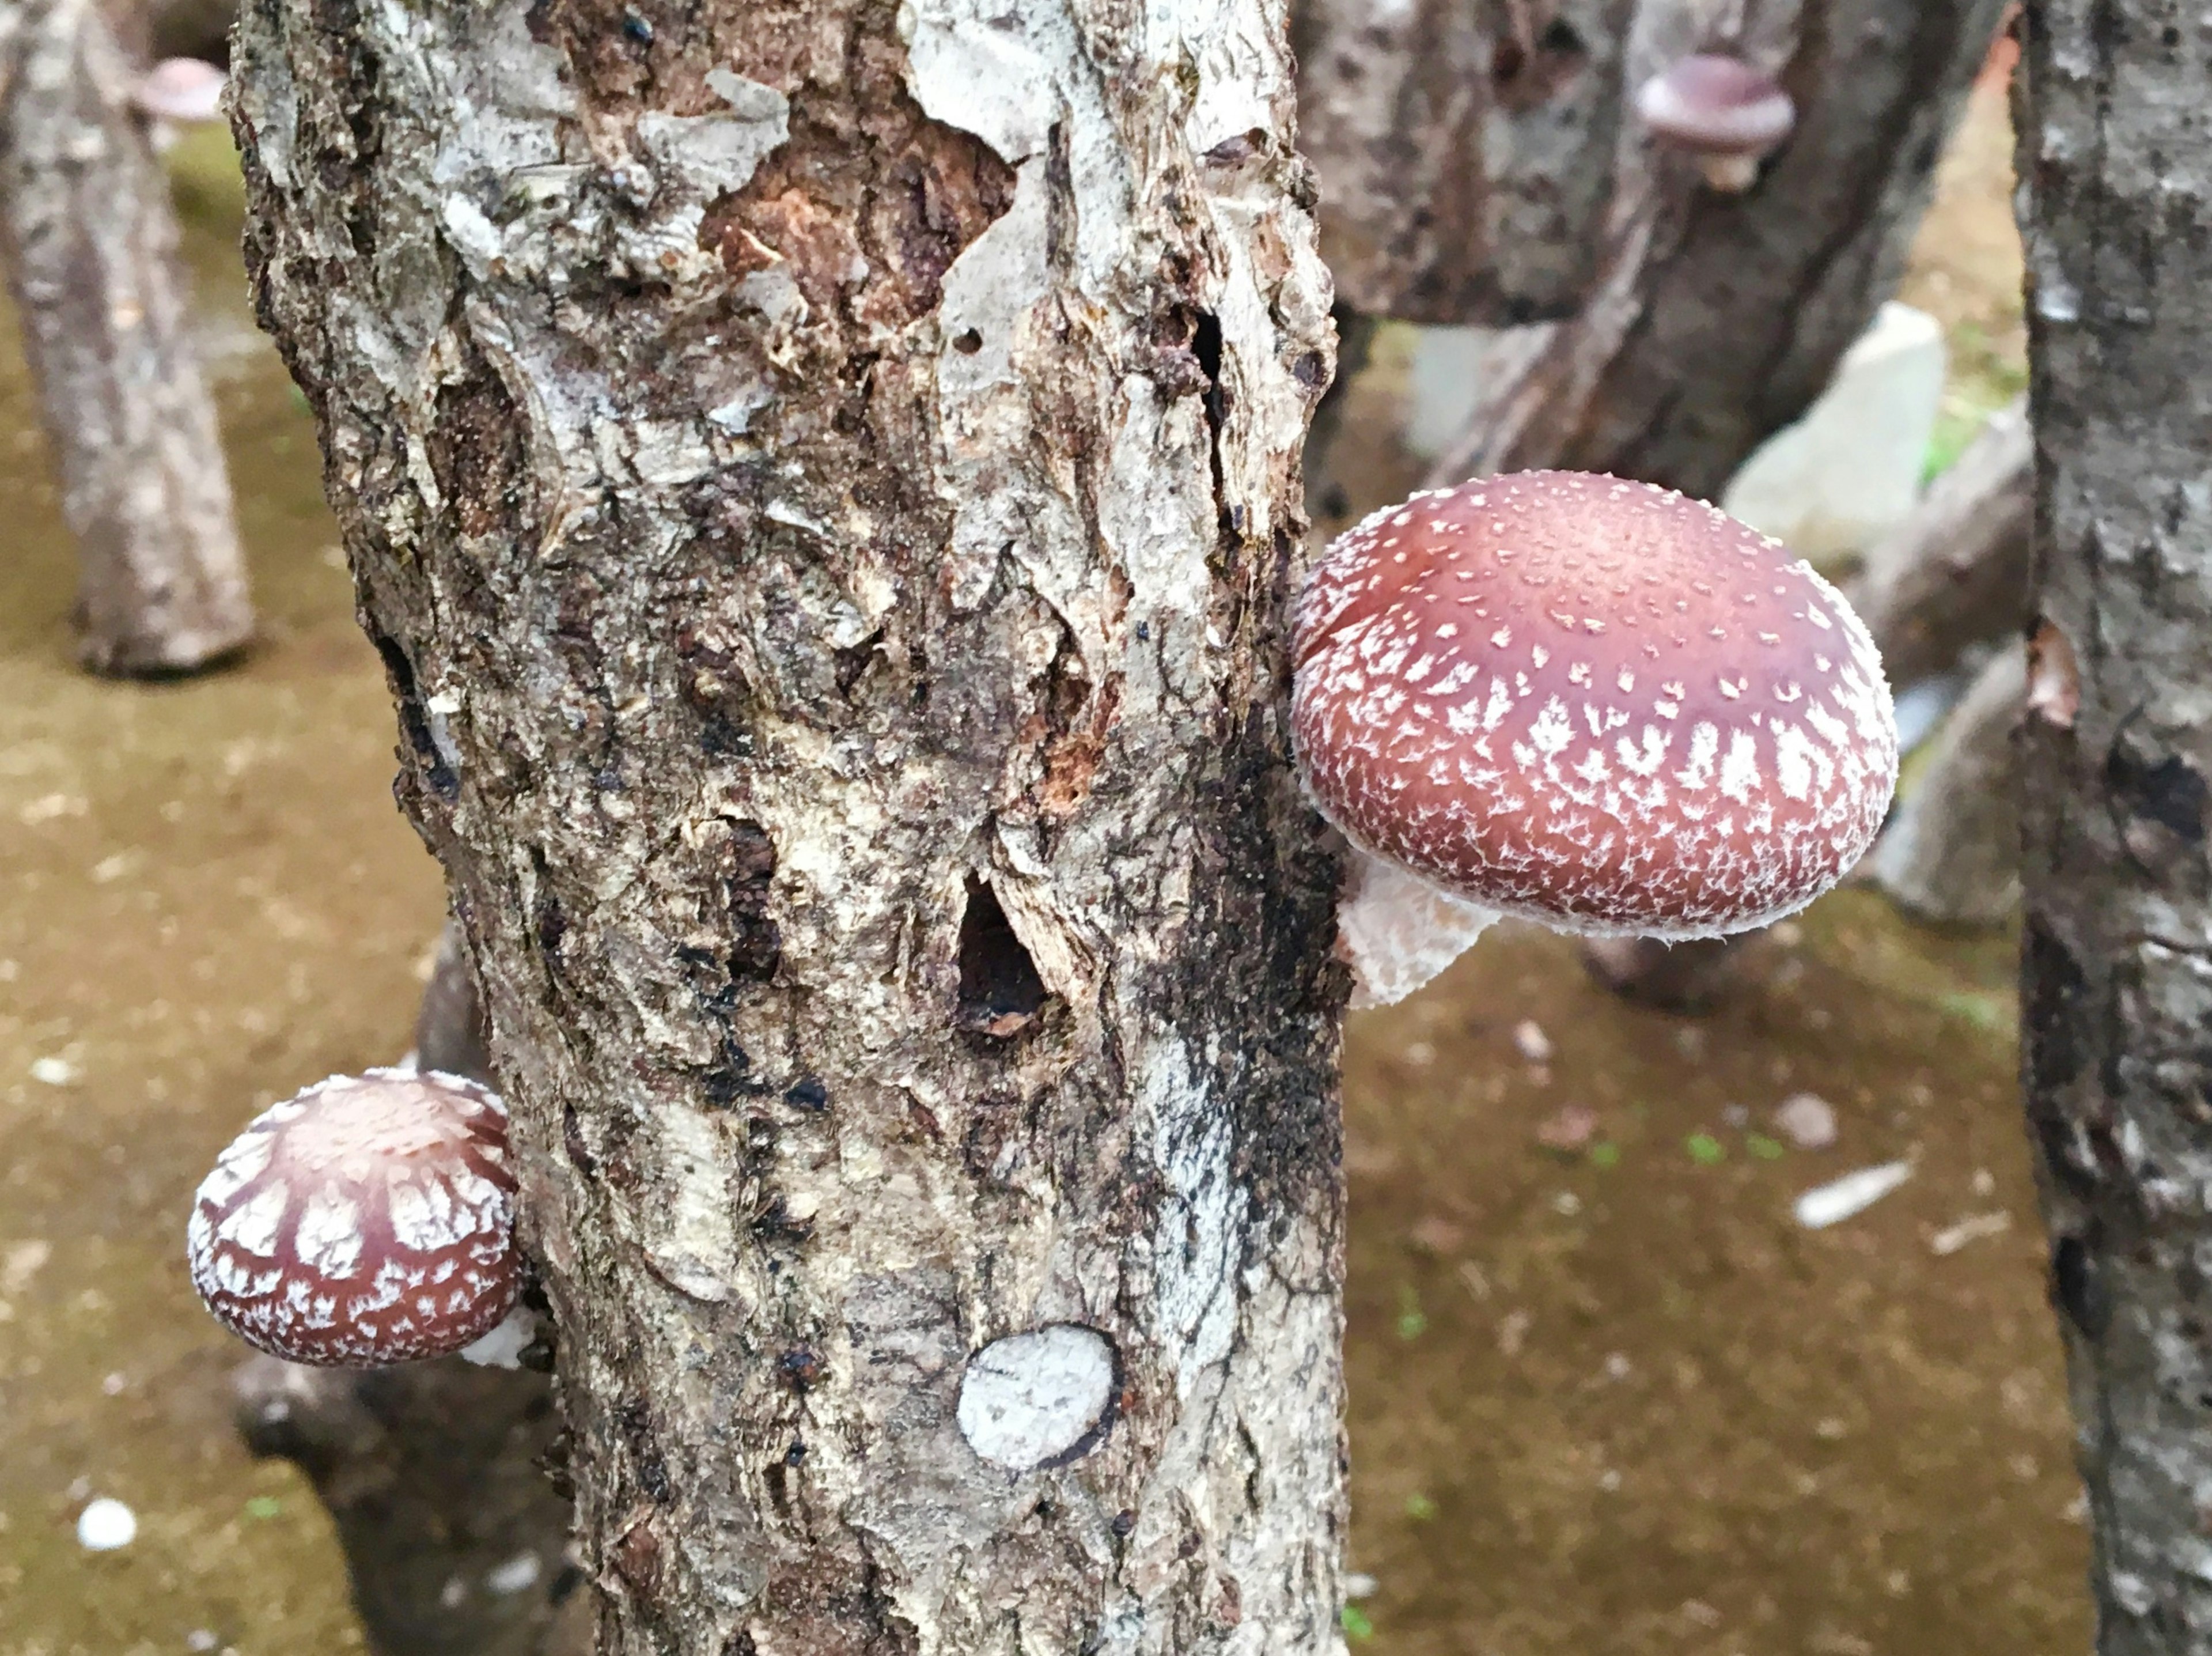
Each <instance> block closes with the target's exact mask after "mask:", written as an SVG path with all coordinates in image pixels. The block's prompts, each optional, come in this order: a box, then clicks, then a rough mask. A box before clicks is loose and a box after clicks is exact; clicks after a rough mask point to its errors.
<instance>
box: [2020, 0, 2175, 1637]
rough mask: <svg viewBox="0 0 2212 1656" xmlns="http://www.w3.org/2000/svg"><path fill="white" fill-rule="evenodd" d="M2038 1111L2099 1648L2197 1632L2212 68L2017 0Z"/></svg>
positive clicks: (2071, 1)
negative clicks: (2021, 36)
mask: <svg viewBox="0 0 2212 1656" xmlns="http://www.w3.org/2000/svg"><path fill="white" fill-rule="evenodd" d="M2026 21H2027V29H2026V40H2025V42H2024V45H2025V64H2026V71H2027V73H2026V80H2025V84H2024V91H2023V94H2022V95H2021V99H2020V106H2019V116H2020V121H2019V125H2020V147H2019V172H2020V176H2021V180H2022V181H2023V184H2024V186H2025V188H2024V191H2023V193H2022V198H2021V199H2022V206H2021V228H2022V231H2023V233H2024V236H2025V240H2026V242H2027V270H2028V306H2027V320H2028V329H2029V346H2030V351H2031V357H2032V362H2033V369H2034V379H2033V391H2032V401H2033V424H2034V429H2035V441H2036V450H2037V459H2038V466H2037V493H2036V517H2035V537H2036V545H2035V594H2034V597H2035V604H2036V613H2037V618H2036V620H2035V622H2034V624H2033V635H2032V638H2031V644H2030V666H2029V674H2028V678H2029V684H2028V707H2029V713H2028V716H2027V720H2026V723H2025V732H2026V734H2025V735H2024V738H2023V746H2022V754H2023V773H2024V777H2025V787H2024V790H2023V794H2024V798H2025V801H2026V818H2027V834H2026V862H2025V869H2024V884H2025V886H2026V904H2027V924H2026V942H2025V960H2024V967H2023V971H2024V994H2025V1001H2026V1026H2027V1027H2026V1051H2025V1069H2024V1079H2025V1082H2026V1086H2027V1101H2028V1115H2029V1119H2030V1122H2031V1123H2032V1125H2033V1129H2034V1137H2035V1142H2036V1144H2037V1146H2038V1148H2039V1151H2040V1163H2041V1174H2042V1186H2043V1194H2044V1198H2045V1215H2046V1217H2047V1219H2048V1221H2049V1222H2050V1227H2051V1242H2052V1248H2051V1276H2052V1284H2053V1290H2054V1297H2055V1299H2056V1300H2057V1306H2058V1309H2059V1312H2060V1318H2059V1321H2060V1324H2061V1326H2062V1328H2063V1331H2064V1333H2065V1336H2066V1345H2067V1351H2068V1356H2069V1365H2070V1367H2071V1371H2072V1375H2073V1385H2074V1403H2075V1414H2076V1416H2077V1419H2078V1420H2079V1422H2080V1428H2081V1436H2080V1442H2081V1470H2082V1475H2083V1477H2084V1479H2085V1481H2086V1482H2087V1486H2088V1495H2089V1511H2090V1516H2091V1520H2092V1523H2093V1527H2094V1530H2095V1535H2096V1549H2095V1559H2094V1564H2093V1585H2094V1588H2095V1592H2096V1598H2097V1606H2098V1649H2099V1651H2100V1653H2102V1656H2151V1653H2159V1656H2177V1653H2184V1652H2191V1653H2194V1652H2203V1651H2208V1650H2212V1571H2208V1570H2207V1568H2206V1558H2207V1546H2206V1541H2205V1527H2206V1522H2207V1511H2208V1507H2207V1493H2208V1491H2212V1331H2209V1330H2212V1303H2208V1299H2207V1294H2208V1287H2207V1280H2206V1275H2205V1272H2206V1264H2207V1261H2208V1258H2212V1223H2208V1216H2207V1215H2208V1210H2207V1196H2206V1192H2207V1191H2208V1190H2212V1106H2209V1105H2208V1099H2212V1037H2208V1034H2207V1032H2208V1030H2212V949H2208V947H2207V944H2206V939H2207V937H2208V936H2212V868H2208V865H2207V860H2206V830H2207V826H2208V823H2207V804H2208V801H2209V800H2212V788H2208V782H2207V778H2208V776H2212V654H2208V651H2207V648H2206V640H2207V638H2208V636H2212V470H2208V466H2212V462H2208V459H2207V457H2208V456H2212V143H2208V134H2209V133H2212V129H2208V127H2207V125H2206V115H2205V112H2206V110H2207V109H2208V108H2212V69H2208V60H2207V58H2206V55H2205V45H2206V37H2205V32H2204V30H2205V25H2204V20H2203V15H2202V12H2201V9H2199V8H2197V7H2193V6H2180V5H2175V4H2170V3H2163V0H2029V3H2028V5H2027V14H2026Z"/></svg>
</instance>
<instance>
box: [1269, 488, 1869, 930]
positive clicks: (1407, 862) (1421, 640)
mask: <svg viewBox="0 0 2212 1656" xmlns="http://www.w3.org/2000/svg"><path fill="white" fill-rule="evenodd" d="M1296 649H1297V682H1296V686H1295V693H1294V700H1293V728H1294V731H1295V734H1296V738H1297V747H1298V757H1299V764H1300V768H1301V770H1302V773H1303V774H1304V778H1305V781H1306V785H1307V787H1308V788H1309V790H1310V792H1311V794H1312V795H1313V797H1314V799H1315V800H1316V802H1317V803H1318V804H1319V805H1320V807H1321V808H1322V811H1323V813H1325V814H1327V815H1328V818H1329V819H1330V820H1331V821H1333V822H1334V823H1335V824H1336V825H1337V826H1338V827H1339V828H1340V829H1341V830H1342V831H1344V833H1345V834H1346V837H1349V838H1350V839H1351V840H1352V842H1353V843H1355V844H1357V845H1358V847H1359V848H1360V849H1363V850H1364V851H1366V852H1368V853H1369V854H1370V855H1375V856H1377V857H1380V858H1383V859H1385V860H1386V861H1389V862H1392V863H1395V864H1396V865H1397V866H1399V867H1400V868H1404V869H1407V870H1408V871H1410V872H1411V873H1412V874H1414V875H1415V876H1417V877H1418V878H1419V879H1421V880H1425V881H1427V882H1429V883H1431V884H1432V885H1433V886H1437V887H1438V888H1440V889H1442V890H1443V891H1445V892H1449V893H1450V894H1452V895H1454V896H1456V897H1458V898H1462V899H1463V900H1465V901H1467V902H1468V903H1472V904H1478V905H1480V906H1481V907H1484V908H1487V909H1492V910H1498V912H1500V913H1505V914H1514V915H1519V916H1522V917H1524V918H1528V919H1533V920H1535V921H1538V922H1541V923H1543V924H1546V925H1548V926H1551V927H1553V928H1557V929H1560V930H1565V931H1577V932H1585V933H1592V934H1597V935H1642V936H1650V937H1662V938H1674V939H1680V938H1690V937H1710V936H1717V935H1722V934H1723V933H1727V932H1732V931H1741V930H1744V929H1746V928H1750V927H1753V926H1757V925H1760V924H1763V923H1765V922H1769V921H1772V920H1776V919H1779V918H1780V917H1782V916H1784V915H1786V914H1789V913H1791V912H1792V911H1794V910H1797V909H1800V908H1802V907H1803V906H1804V905H1805V904H1807V903H1808V902H1810V901H1811V900H1812V899H1813V898H1815V897H1817V896H1818V895H1820V892H1823V891H1825V890H1826V889H1827V888H1828V887H1829V886H1832V885H1833V884H1834V883H1835V881H1836V880H1838V878H1840V877H1841V875H1842V874H1844V872H1845V871H1846V870H1848V869H1849V868H1850V866H1851V865H1852V864H1853V863H1854V862H1856V861H1857V860H1858V858H1859V856H1860V855H1861V854H1862V853H1863V852H1864V851H1865V850H1866V849H1867V847H1868V845H1869V843H1872V841H1873V839H1874V837H1875V831H1876V830H1878V829H1879V828H1880V827H1881V821H1882V818H1883V815H1884V813H1886V812H1887V808H1888V805H1889V799H1890V794H1891V791H1892V789H1893V787H1894V786H1895V784H1896V780H1897V732H1896V725H1895V722H1894V718H1893V714H1892V711H1891V708H1890V699H1889V688H1888V685H1887V682H1886V681H1885V680H1884V679H1883V677H1882V672H1881V660H1880V658H1879V656H1878V655H1877V654H1876V652H1875V647H1874V642H1873V641H1872V639H1871V638H1869V636H1868V634H1867V631H1866V629H1865V628H1864V627H1863V626H1862V625H1861V624H1860V623H1859V620H1858V618H1857V616H1855V615H1853V614H1852V613H1851V611H1850V607H1849V606H1847V605H1845V604H1844V600H1843V599H1842V597H1841V596H1840V595H1839V594H1838V593H1837V592H1836V590H1835V589H1834V588H1832V587H1831V586H1829V585H1828V583H1827V582H1826V581H1823V580H1822V579H1821V578H1820V576H1819V575H1816V574H1814V572H1813V570H1812V569H1810V568H1808V566H1807V565H1806V564H1804V563H1802V562H1800V561H1799V560H1797V559H1795V558H1793V557H1791V556H1790V554H1789V552H1788V551H1785V550H1784V547H1783V546H1782V545H1781V543H1780V542H1778V541H1776V540H1773V539H1769V538H1768V537H1766V536H1764V535H1760V534H1758V533H1755V532H1753V531H1752V530H1750V529H1747V528H1746V527H1744V526H1743V525H1741V524H1740V523H1738V522H1736V521H1735V520H1733V519H1732V518H1729V517H1728V516H1726V515H1725V514H1723V513H1721V512H1719V511H1717V510H1716V509H1714V508H1712V507H1710V506H1706V505H1704V504H1702V503H1700V502H1696V501H1692V500H1688V499H1686V498H1684V497H1683V496H1680V495H1677V494H1674V493H1672V492H1670V491H1668V490H1662V489H1656V488H1653V487H1651V486H1650V485H1649V484H1640V483H1626V482H1622V481H1620V480H1619V479H1617V478H1605V477H1592V476H1588V475H1585V474H1583V473H1579V472H1521V473H1517V474H1514V475H1511V476H1507V477H1498V478H1486V479H1482V480H1479V481H1476V482H1472V483H1466V484H1460V485H1459V486H1458V487H1457V488H1454V489H1445V490H1434V491H1431V492H1427V493H1423V494H1418V495H1415V496H1413V498H1412V499H1411V500H1409V501H1407V502H1406V503H1405V504H1404V505H1402V506H1398V507H1393V508H1389V509H1387V510H1384V511H1382V512H1378V513H1376V514H1374V515H1373V516H1371V517H1370V518H1368V519H1367V520H1366V521H1364V522H1363V523H1361V524H1359V525H1358V526H1357V527H1354V528H1353V529H1352V530H1350V531H1348V532H1347V533H1346V534H1345V535H1344V536H1342V537H1341V538H1340V539H1339V540H1338V541H1337V542H1336V543H1335V545H1334V546H1332V547H1331V548H1330V549H1329V552H1328V557H1326V558H1325V559H1324V560H1323V562H1322V565H1321V567H1320V568H1319V569H1317V570H1316V572H1315V574H1314V576H1313V579H1312V580H1311V581H1310V582H1309V583H1308V585H1307V588H1306V591H1305V594H1304V599H1303V600H1302V601H1301V603H1300V605H1299V608H1298V615H1297V643H1296Z"/></svg>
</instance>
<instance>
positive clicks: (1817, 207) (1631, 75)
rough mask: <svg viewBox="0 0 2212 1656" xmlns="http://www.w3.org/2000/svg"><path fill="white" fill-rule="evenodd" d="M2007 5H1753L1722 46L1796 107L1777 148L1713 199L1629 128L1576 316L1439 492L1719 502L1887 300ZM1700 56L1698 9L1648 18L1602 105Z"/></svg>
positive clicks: (1491, 399) (1819, 0)
mask: <svg viewBox="0 0 2212 1656" xmlns="http://www.w3.org/2000/svg"><path fill="white" fill-rule="evenodd" d="M2006 3H2007V0H1763V3H1762V0H1752V3H1750V4H1748V5H1747V6H1746V7H1744V8H1743V9H1742V20H1741V27H1740V28H1739V29H1738V30H1736V31H1735V33H1734V36H1733V40H1734V45H1733V47H1732V50H1734V51H1735V53H1736V54H1737V55H1739V56H1741V57H1743V58H1746V59H1747V61H1749V62H1751V63H1753V64H1759V66H1761V67H1764V68H1766V69H1768V70H1771V71H1772V72H1773V73H1774V74H1775V75H1776V76H1777V77H1778V79H1779V80H1780V81H1781V82H1782V83H1783V84H1784V86H1785V87H1787V88H1789V90H1790V93H1791V94H1792V95H1793V97H1794V98H1795V99H1796V103H1797V112H1798V113H1797V125H1796V131H1794V132H1793V133H1792V134H1791V136H1790V139H1789V141H1788V143H1786V144H1784V147H1783V148H1782V149H1780V150H1779V151H1778V153H1777V154H1776V155H1774V157H1773V158H1772V159H1771V161H1768V162H1767V164H1766V166H1765V170H1764V172H1763V173H1762V174H1761V177H1760V179H1759V183H1758V184H1757V185H1756V186H1754V187H1753V189H1752V190H1751V191H1750V192H1747V193H1746V194H1743V195H1734V196H1731V195H1722V194H1719V193H1717V192H1714V191H1712V190H1711V189H1708V188H1706V187H1705V186H1704V185H1703V183H1702V181H1701V180H1699V175H1698V174H1697V171H1696V169H1695V168H1694V167H1692V166H1691V165H1690V164H1689V163H1688V162H1687V161H1685V160H1684V159H1683V158H1682V157H1680V156H1679V155H1670V154H1668V152H1666V151H1663V150H1661V149H1656V148H1654V147H1653V146H1652V144H1651V143H1650V141H1649V139H1648V137H1646V135H1645V134H1644V132H1643V131H1641V130H1640V129H1639V128H1638V126H1637V125H1635V124H1634V123H1633V122H1630V123H1628V124H1627V125H1626V126H1625V127H1624V129H1623V131H1622V135H1621V139H1620V143H1619V145H1618V146H1617V147H1616V149H1615V151H1614V153H1613V155H1610V156H1608V157H1607V158H1606V164H1607V165H1608V166H1609V167H1611V168H1612V189H1611V192H1610V195H1609V202H1610V205H1609V206H1608V208H1607V217H1606V222H1605V227H1604V231H1603V238H1602V242H1601V251H1600V253H1599V259H1598V264H1597V266H1596V274H1595V282H1594V285H1593V287H1592V289H1591V292H1590V295H1589V298H1588V300H1587V301H1585V303H1584V305H1583V308H1582V310H1581V312H1580V313H1579V314H1577V316H1576V317H1575V318H1574V319H1573V320H1571V321H1568V322H1565V323H1562V324H1560V325H1559V327H1558V330H1557V332H1555V333H1554V334H1553V337H1552V339H1551V341H1550V343H1549V345H1548V347H1547V349H1546V350H1543V351H1541V352H1539V353H1536V354H1534V356H1531V357H1530V358H1529V359H1528V362H1527V364H1526V366H1525V367H1524V368H1522V371H1521V372H1520V373H1519V374H1516V375H1513V376H1511V377H1510V378H1507V379H1505V380H1503V381H1501V382H1500V383H1499V384H1498V385H1497V386H1495V387H1490V388H1488V389H1487V390H1486V395H1485V399H1484V404H1483V406H1482V407H1481V408H1480V410H1478V411H1477V413H1476V415H1475V417H1474V419H1473V420H1472V421H1471V422H1470V423H1469V425H1468V432H1467V435H1466V436H1465V437H1464V438H1463V439H1462V441H1460V442H1459V443H1458V444H1456V445H1455V446H1454V447H1452V448H1451V449H1449V451H1447V452H1446V453H1445V454H1443V456H1442V457H1441V458H1440V459H1439V460H1438V461H1437V465H1436V466H1435V468H1434V470H1433V472H1432V474H1431V480H1432V481H1435V482H1438V483H1445V482H1455V481H1457V480H1458V479H1460V478H1466V477H1470V476H1475V475H1479V474H1480V473H1484V472H1501V471H1517V470H1522V469H1525V468H1528V467H1532V466H1571V467H1573V468H1575V469H1577V470H1581V471H1589V472H1613V473H1616V474H1618V475H1620V476H1621V477H1628V478H1641V479H1643V480H1644V481H1645V482H1647V483H1656V484H1662V485H1663V486H1664V487H1667V488H1669V489H1680V490H1682V491H1683V492H1684V493H1686V494H1690V495H1694V496H1698V497H1699V498H1700V499H1706V500H1711V499H1716V498H1717V497H1718V496H1719V495H1720V492H1721V490H1722V488H1723V485H1725V484H1726V483H1727V482H1728V480H1729V478H1730V477H1731V476H1732V475H1733V474H1734V473H1735V470H1736V468H1737V467H1738V466H1741V465H1742V464H1743V462H1744V461H1745V460H1747V459H1748V458H1749V457H1750V455H1751V453H1752V451H1753V449H1755V448H1756V447H1759V444H1760V443H1762V442H1764V441H1765V440H1766V439H1767V438H1768V437H1770V436H1771V435H1773V434H1774V433H1775V432H1777V431H1778V430H1780V429H1782V428H1783V427H1784V426H1785V425H1788V424H1789V423H1790V422H1792V421H1793V420H1795V419H1796V418H1797V417H1798V416H1799V415H1801V414H1802V413H1803V412H1804V411H1805V410H1806V409H1807V408H1808V406H1810V405H1811V404H1812V401H1813V399H1814V398H1815V397H1817V396H1819V395H1820V392H1821V390H1822V389H1823V388H1824V387H1826V385H1827V383H1828V380H1829V377H1830V376H1831V375H1832V374H1833V373H1834V371H1835V367H1836V364H1837V362H1838V361H1839V360H1840V359H1841V358H1842V356H1843V354H1844V351H1845V350H1849V349H1850V345H1851V343H1852V341H1854V340H1855V339H1857V338H1858V337H1859V336H1860V335H1861V334H1862V333H1863V332H1865V331H1866V327H1867V325H1868V323H1869V321H1871V320H1873V317H1874V314H1875V310H1876V309H1877V308H1879V307H1880V306H1881V301H1883V300H1885V299H1887V297H1888V296H1889V295H1890V293H1891V291H1892V290H1893V289H1894V288H1895V287H1896V285H1897V281H1898V277H1899V275H1900V274H1901V273H1902V271H1903V270H1904V267H1905V253H1906V251H1907V249H1908V248H1909V247H1910V246H1911V240H1912V237H1913V234H1914V233H1915V231H1917V229H1918V228H1919V224H1920V220H1921V216H1922V215H1923V213H1924V212H1925V211H1926V210H1927V206H1928V201H1929V196H1930V194H1931V193H1932V192H1933V189H1934V180H1935V172H1936V161H1938V160H1939V159H1940V158H1941V156H1942V152H1943V146H1944V144H1945V143H1946V141H1947V140H1948V138H1949V137H1950V135H1951V133H1952V131H1954V129H1955V128H1956V127H1957V125H1958V122H1959V118H1960V114H1961V113H1962V112H1963V111H1964V109H1965V107H1966V94H1967V93H1968V91H1969V90H1970V89H1971V88H1972V85H1973V80H1974V75H1975V71H1976V70H1978V69H1979V68H1980V67H1981V65H1982V63H1983V61H1984V59H1985V58H1987V56H1988V54H1989V49H1990V41H1991V40H1992V39H1994V38H1995V35H1996V28H1997V25H1998V21H1999V19H2000V18H2001V17H2002V15H2003V12H2004V9H2005V5H2006ZM1713 43H1714V37H1713V29H1712V25H1711V15H1710V13H1708V12H1707V11H1706V9H1705V8H1703V7H1700V6H1696V5H1692V4H1689V3H1686V0H1645V3H1644V5H1643V6H1642V7H1641V8H1640V9H1638V12H1637V14H1636V18H1635V21H1634V25H1633V28H1632V36H1631V40H1630V44H1629V46H1628V48H1627V49H1626V51H1625V52H1623V53H1622V54H1621V55H1620V63H1621V75H1622V80H1621V83H1620V87H1619V88H1617V89H1616V90H1615V91H1614V92H1613V94H1612V95H1613V97H1614V98H1615V99H1616V100H1625V99H1626V98H1628V97H1629V96H1631V95H1632V94H1633V91H1634V88H1637V87H1638V86H1640V85H1641V84H1642V83H1643V82H1644V80H1646V79H1647V78H1649V77H1650V76H1651V75H1652V74H1654V73H1655V72H1656V71H1657V70H1660V69H1661V68H1662V67H1664V66H1665V65H1666V64H1668V63H1670V62H1672V61H1674V59H1675V58H1679V57H1680V56H1681V55H1682V54H1683V53H1685V52H1692V51H1696V50H1699V48H1700V47H1701V46H1710V45H1711V44H1713ZM1466 320H1482V319H1480V318H1475V317H1469V318H1468V319H1466Z"/></svg>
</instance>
